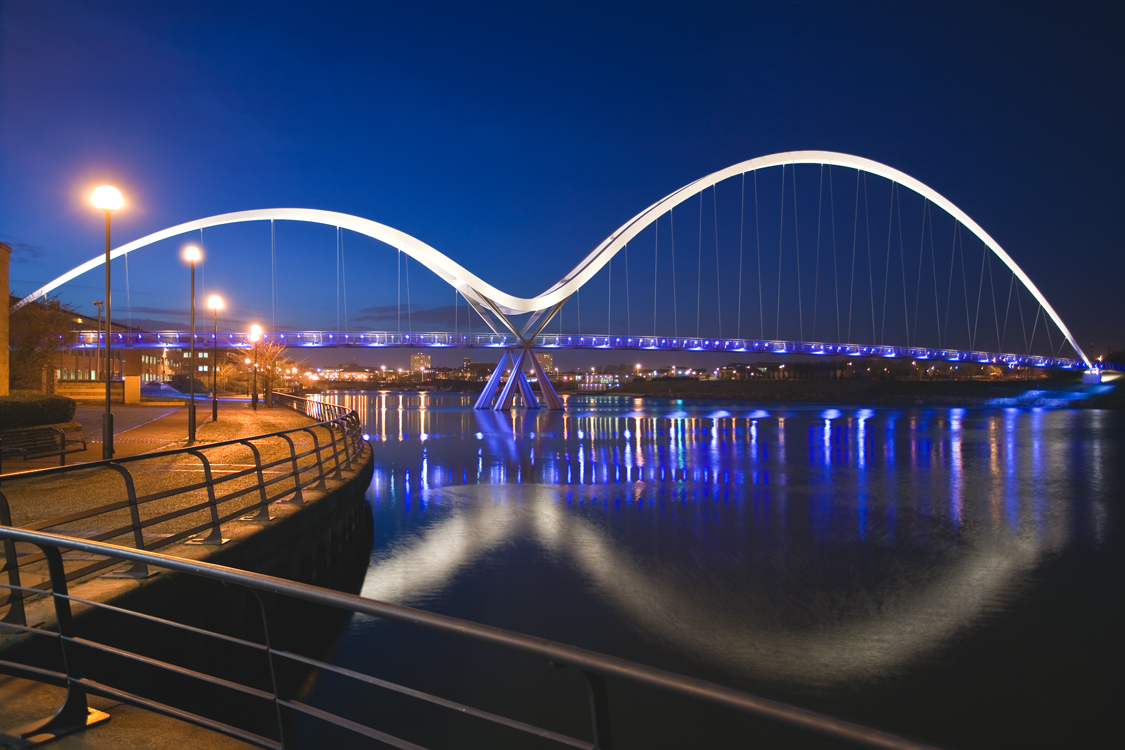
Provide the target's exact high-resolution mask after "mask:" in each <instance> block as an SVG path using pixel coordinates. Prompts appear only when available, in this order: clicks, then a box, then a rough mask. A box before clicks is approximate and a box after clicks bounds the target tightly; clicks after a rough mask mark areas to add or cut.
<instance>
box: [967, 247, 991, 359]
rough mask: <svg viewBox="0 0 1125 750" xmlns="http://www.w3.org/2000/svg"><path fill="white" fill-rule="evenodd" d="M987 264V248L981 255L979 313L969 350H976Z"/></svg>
mask: <svg viewBox="0 0 1125 750" xmlns="http://www.w3.org/2000/svg"><path fill="white" fill-rule="evenodd" d="M987 262H988V248H987V247H986V248H984V251H983V252H982V253H981V256H980V283H979V284H978V285H977V311H976V313H975V314H974V315H973V338H972V341H970V343H969V348H971V349H975V348H976V341H977V330H978V328H979V326H980V301H981V297H982V293H983V292H984V266H985V264H986V263H987Z"/></svg>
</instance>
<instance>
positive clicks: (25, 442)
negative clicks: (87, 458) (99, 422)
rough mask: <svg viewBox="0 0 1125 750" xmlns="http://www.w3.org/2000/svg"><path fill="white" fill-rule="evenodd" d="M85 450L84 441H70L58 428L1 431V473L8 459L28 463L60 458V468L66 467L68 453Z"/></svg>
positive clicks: (80, 439) (79, 439)
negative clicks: (35, 459)
mask: <svg viewBox="0 0 1125 750" xmlns="http://www.w3.org/2000/svg"><path fill="white" fill-rule="evenodd" d="M84 450H86V441H85V440H84V439H82V438H78V439H76V440H73V439H69V438H68V437H67V434H66V433H65V432H64V431H63V430H61V429H60V428H58V427H27V428H24V429H20V430H0V472H2V471H3V470H4V459H6V458H19V459H22V460H24V461H28V460H30V459H33V458H45V457H47V456H58V457H59V466H65V465H66V456H67V454H68V453H81V452H82V451H84Z"/></svg>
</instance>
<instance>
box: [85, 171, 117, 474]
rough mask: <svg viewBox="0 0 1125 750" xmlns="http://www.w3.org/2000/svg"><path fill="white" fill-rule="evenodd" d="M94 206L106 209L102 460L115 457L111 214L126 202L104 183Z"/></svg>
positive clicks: (93, 198) (94, 196)
mask: <svg viewBox="0 0 1125 750" xmlns="http://www.w3.org/2000/svg"><path fill="white" fill-rule="evenodd" d="M91 200H92V201H93V203H94V206H95V207H97V208H100V209H101V210H102V211H105V414H103V415H102V460H103V461H108V460H109V459H111V458H113V411H112V410H111V407H110V400H111V398H112V396H111V393H110V381H111V379H112V378H113V366H112V365H111V364H110V358H109V357H110V350H111V344H110V336H111V334H112V331H113V327H112V326H111V325H110V304H109V303H110V294H109V215H110V214H111V213H113V212H114V211H116V210H117V209H119V208H121V204H122V203H123V202H124V201H122V199H121V192H120V191H119V190H118V189H117V188H115V187H110V186H109V185H102V186H101V187H99V188H97V189H96V190H94V194H93V195H92V196H91Z"/></svg>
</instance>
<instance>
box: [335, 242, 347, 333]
mask: <svg viewBox="0 0 1125 750" xmlns="http://www.w3.org/2000/svg"><path fill="white" fill-rule="evenodd" d="M336 231H337V232H339V233H340V288H341V289H342V290H343V292H344V333H349V331H348V266H347V264H346V263H345V262H344V230H343V229H340V228H339V227H337V228H336Z"/></svg>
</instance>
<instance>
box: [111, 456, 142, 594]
mask: <svg viewBox="0 0 1125 750" xmlns="http://www.w3.org/2000/svg"><path fill="white" fill-rule="evenodd" d="M106 468H107V469H113V470H114V471H116V472H117V473H118V474H120V475H121V478H122V479H123V480H124V481H125V491H126V493H128V496H129V517H130V519H131V520H132V523H133V544H134V546H135V547H136V548H137V549H139V550H143V549H144V548H145V538H144V534H142V533H141V510H140V508H139V507H138V505H137V490H136V488H135V487H134V486H133V475H132V474H130V473H129V470H128V469H126V468H125V467H124V466H121V465H119V464H115V463H108V464H106ZM150 575H152V573H150V572H149V569H148V563H146V562H135V563H133V566H132V567H131V568H129V569H128V570H114V571H112V572H110V573H106V575H105V577H106V578H148V577H149V576H150Z"/></svg>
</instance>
